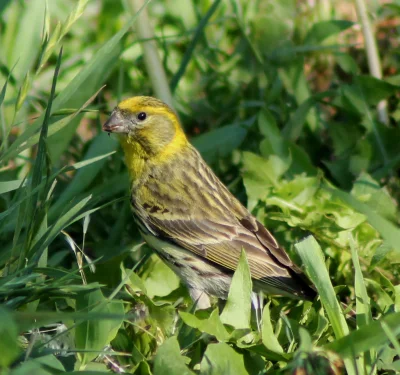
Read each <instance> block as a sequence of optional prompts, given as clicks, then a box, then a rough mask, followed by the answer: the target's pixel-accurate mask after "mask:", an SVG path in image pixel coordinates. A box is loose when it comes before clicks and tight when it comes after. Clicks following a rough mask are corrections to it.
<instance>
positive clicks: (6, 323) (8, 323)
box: [0, 307, 20, 368]
mask: <svg viewBox="0 0 400 375" xmlns="http://www.w3.org/2000/svg"><path fill="white" fill-rule="evenodd" d="M18 333H19V332H18V327H17V324H16V322H15V320H14V319H13V316H12V315H11V314H10V312H9V311H8V310H6V309H4V308H3V307H0V337H1V340H0V352H1V355H0V368H6V367H8V365H10V364H11V363H12V362H13V361H14V360H15V359H16V358H17V356H18V354H19V352H20V348H19V346H18Z"/></svg>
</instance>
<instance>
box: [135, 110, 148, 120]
mask: <svg viewBox="0 0 400 375" xmlns="http://www.w3.org/2000/svg"><path fill="white" fill-rule="evenodd" d="M146 117H147V115H146V113H144V112H140V113H139V114H138V115H137V118H138V120H140V121H143V120H146Z"/></svg>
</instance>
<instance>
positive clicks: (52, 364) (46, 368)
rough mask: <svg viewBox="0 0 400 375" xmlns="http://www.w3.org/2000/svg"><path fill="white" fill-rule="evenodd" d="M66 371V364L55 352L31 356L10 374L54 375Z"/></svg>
mask: <svg viewBox="0 0 400 375" xmlns="http://www.w3.org/2000/svg"><path fill="white" fill-rule="evenodd" d="M64 372H65V368H64V366H63V365H62V364H61V362H60V361H59V360H58V359H57V358H56V356H55V355H53V354H48V355H45V356H43V357H38V358H31V359H29V360H28V361H26V362H23V363H22V364H21V365H20V366H18V367H16V368H15V369H13V370H12V372H11V374H10V375H25V374H29V375H54V374H62V373H64Z"/></svg>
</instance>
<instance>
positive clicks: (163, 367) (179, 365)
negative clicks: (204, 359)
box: [153, 336, 194, 375]
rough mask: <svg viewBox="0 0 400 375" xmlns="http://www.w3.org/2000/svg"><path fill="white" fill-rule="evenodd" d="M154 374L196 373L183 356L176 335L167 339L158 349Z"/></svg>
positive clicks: (191, 374) (189, 374)
mask: <svg viewBox="0 0 400 375" xmlns="http://www.w3.org/2000/svg"><path fill="white" fill-rule="evenodd" d="M153 374H154V375H178V374H179V375H181V374H182V375H194V372H193V371H191V370H189V368H188V367H187V366H186V361H185V359H184V357H182V356H181V353H180V348H179V344H178V340H177V339H176V337H175V336H173V337H170V338H169V339H167V340H166V341H165V342H164V343H163V344H162V345H161V346H160V347H159V349H158V351H157V354H156V357H155V358H154V370H153Z"/></svg>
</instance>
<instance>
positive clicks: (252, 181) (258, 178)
mask: <svg viewBox="0 0 400 375" xmlns="http://www.w3.org/2000/svg"><path fill="white" fill-rule="evenodd" d="M287 167H288V165H287V163H286V162H284V161H283V160H282V159H281V158H279V157H278V156H276V155H271V156H270V157H269V159H268V160H267V159H264V158H262V157H261V156H258V155H256V154H253V153H251V152H244V153H243V183H244V186H245V187H246V192H247V196H248V202H247V206H248V208H249V209H250V210H252V209H253V208H254V207H255V205H256V204H257V202H258V201H259V200H263V199H265V198H266V196H267V193H268V189H269V188H271V187H276V186H278V180H279V179H280V178H281V176H282V175H283V173H285V172H286V170H287Z"/></svg>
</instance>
